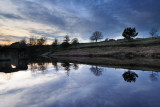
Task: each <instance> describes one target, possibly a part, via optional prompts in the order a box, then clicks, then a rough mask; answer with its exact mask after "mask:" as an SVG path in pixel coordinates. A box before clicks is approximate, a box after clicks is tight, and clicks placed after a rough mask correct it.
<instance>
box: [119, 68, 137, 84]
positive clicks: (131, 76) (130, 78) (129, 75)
mask: <svg viewBox="0 0 160 107" xmlns="http://www.w3.org/2000/svg"><path fill="white" fill-rule="evenodd" d="M122 76H123V78H124V80H125V81H127V82H135V81H136V79H137V78H138V75H137V74H136V73H135V72H133V71H129V70H128V71H127V72H125V73H124V74H123V75H122Z"/></svg>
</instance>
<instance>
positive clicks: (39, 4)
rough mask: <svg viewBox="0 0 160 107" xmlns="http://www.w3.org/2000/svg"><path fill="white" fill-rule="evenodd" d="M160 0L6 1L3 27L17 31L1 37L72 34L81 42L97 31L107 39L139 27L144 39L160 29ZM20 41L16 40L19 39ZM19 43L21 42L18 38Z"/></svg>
mask: <svg viewBox="0 0 160 107" xmlns="http://www.w3.org/2000/svg"><path fill="white" fill-rule="evenodd" d="M159 5H160V1H159V0H154V1H151V0H146V1H145V2H144V1H141V0H134V1H127V0H119V1H115V0H79V1H78V0H45V1H44V0H23V1H20V0H5V1H0V26H1V27H8V28H10V29H13V28H14V29H15V28H16V29H17V31H14V32H10V34H6V33H5V34H4V30H3V29H0V34H1V35H6V36H7V35H8V36H9V35H12V36H18V37H19V35H17V34H18V33H15V32H21V31H22V30H23V31H24V32H23V34H21V37H28V36H29V35H36V36H41V35H43V36H46V37H48V39H50V40H52V39H53V38H54V37H58V38H60V39H62V38H63V36H64V35H66V34H69V35H70V36H71V37H72V38H73V37H77V38H79V39H81V42H84V40H86V39H88V38H89V37H90V36H91V34H92V33H93V32H94V31H95V30H100V31H102V32H103V35H104V36H105V37H107V38H116V37H117V36H120V35H121V33H122V31H123V29H124V28H125V27H128V26H131V27H136V28H137V31H139V32H140V33H139V35H140V36H144V35H145V36H149V33H148V32H149V30H150V29H151V28H152V27H154V26H156V27H158V28H159V27H160V20H159V19H160V14H159V10H160V7H159ZM15 40H16V39H15ZM17 40H18V39H17Z"/></svg>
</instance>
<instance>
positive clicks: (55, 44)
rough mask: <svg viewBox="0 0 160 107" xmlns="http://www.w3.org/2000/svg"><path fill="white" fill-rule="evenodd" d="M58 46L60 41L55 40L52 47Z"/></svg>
mask: <svg viewBox="0 0 160 107" xmlns="http://www.w3.org/2000/svg"><path fill="white" fill-rule="evenodd" d="M57 45H58V39H56V38H55V39H54V41H53V43H52V46H57Z"/></svg>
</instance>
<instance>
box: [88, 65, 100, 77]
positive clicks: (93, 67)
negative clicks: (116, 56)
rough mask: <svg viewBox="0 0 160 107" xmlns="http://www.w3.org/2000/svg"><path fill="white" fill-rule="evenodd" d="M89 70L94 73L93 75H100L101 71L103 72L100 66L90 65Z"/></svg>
mask: <svg viewBox="0 0 160 107" xmlns="http://www.w3.org/2000/svg"><path fill="white" fill-rule="evenodd" d="M90 71H91V72H92V73H93V74H94V75H95V76H100V75H102V72H103V69H102V68H99V67H97V66H92V67H91V68H90Z"/></svg>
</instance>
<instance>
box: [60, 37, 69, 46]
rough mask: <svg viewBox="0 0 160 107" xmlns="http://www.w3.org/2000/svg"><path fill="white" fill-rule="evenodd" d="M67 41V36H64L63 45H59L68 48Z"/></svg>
mask: <svg viewBox="0 0 160 107" xmlns="http://www.w3.org/2000/svg"><path fill="white" fill-rule="evenodd" d="M69 41H70V39H69V36H68V35H66V36H65V37H64V40H63V43H62V44H61V45H62V46H63V47H64V48H68V47H69V45H70V43H69Z"/></svg>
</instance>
